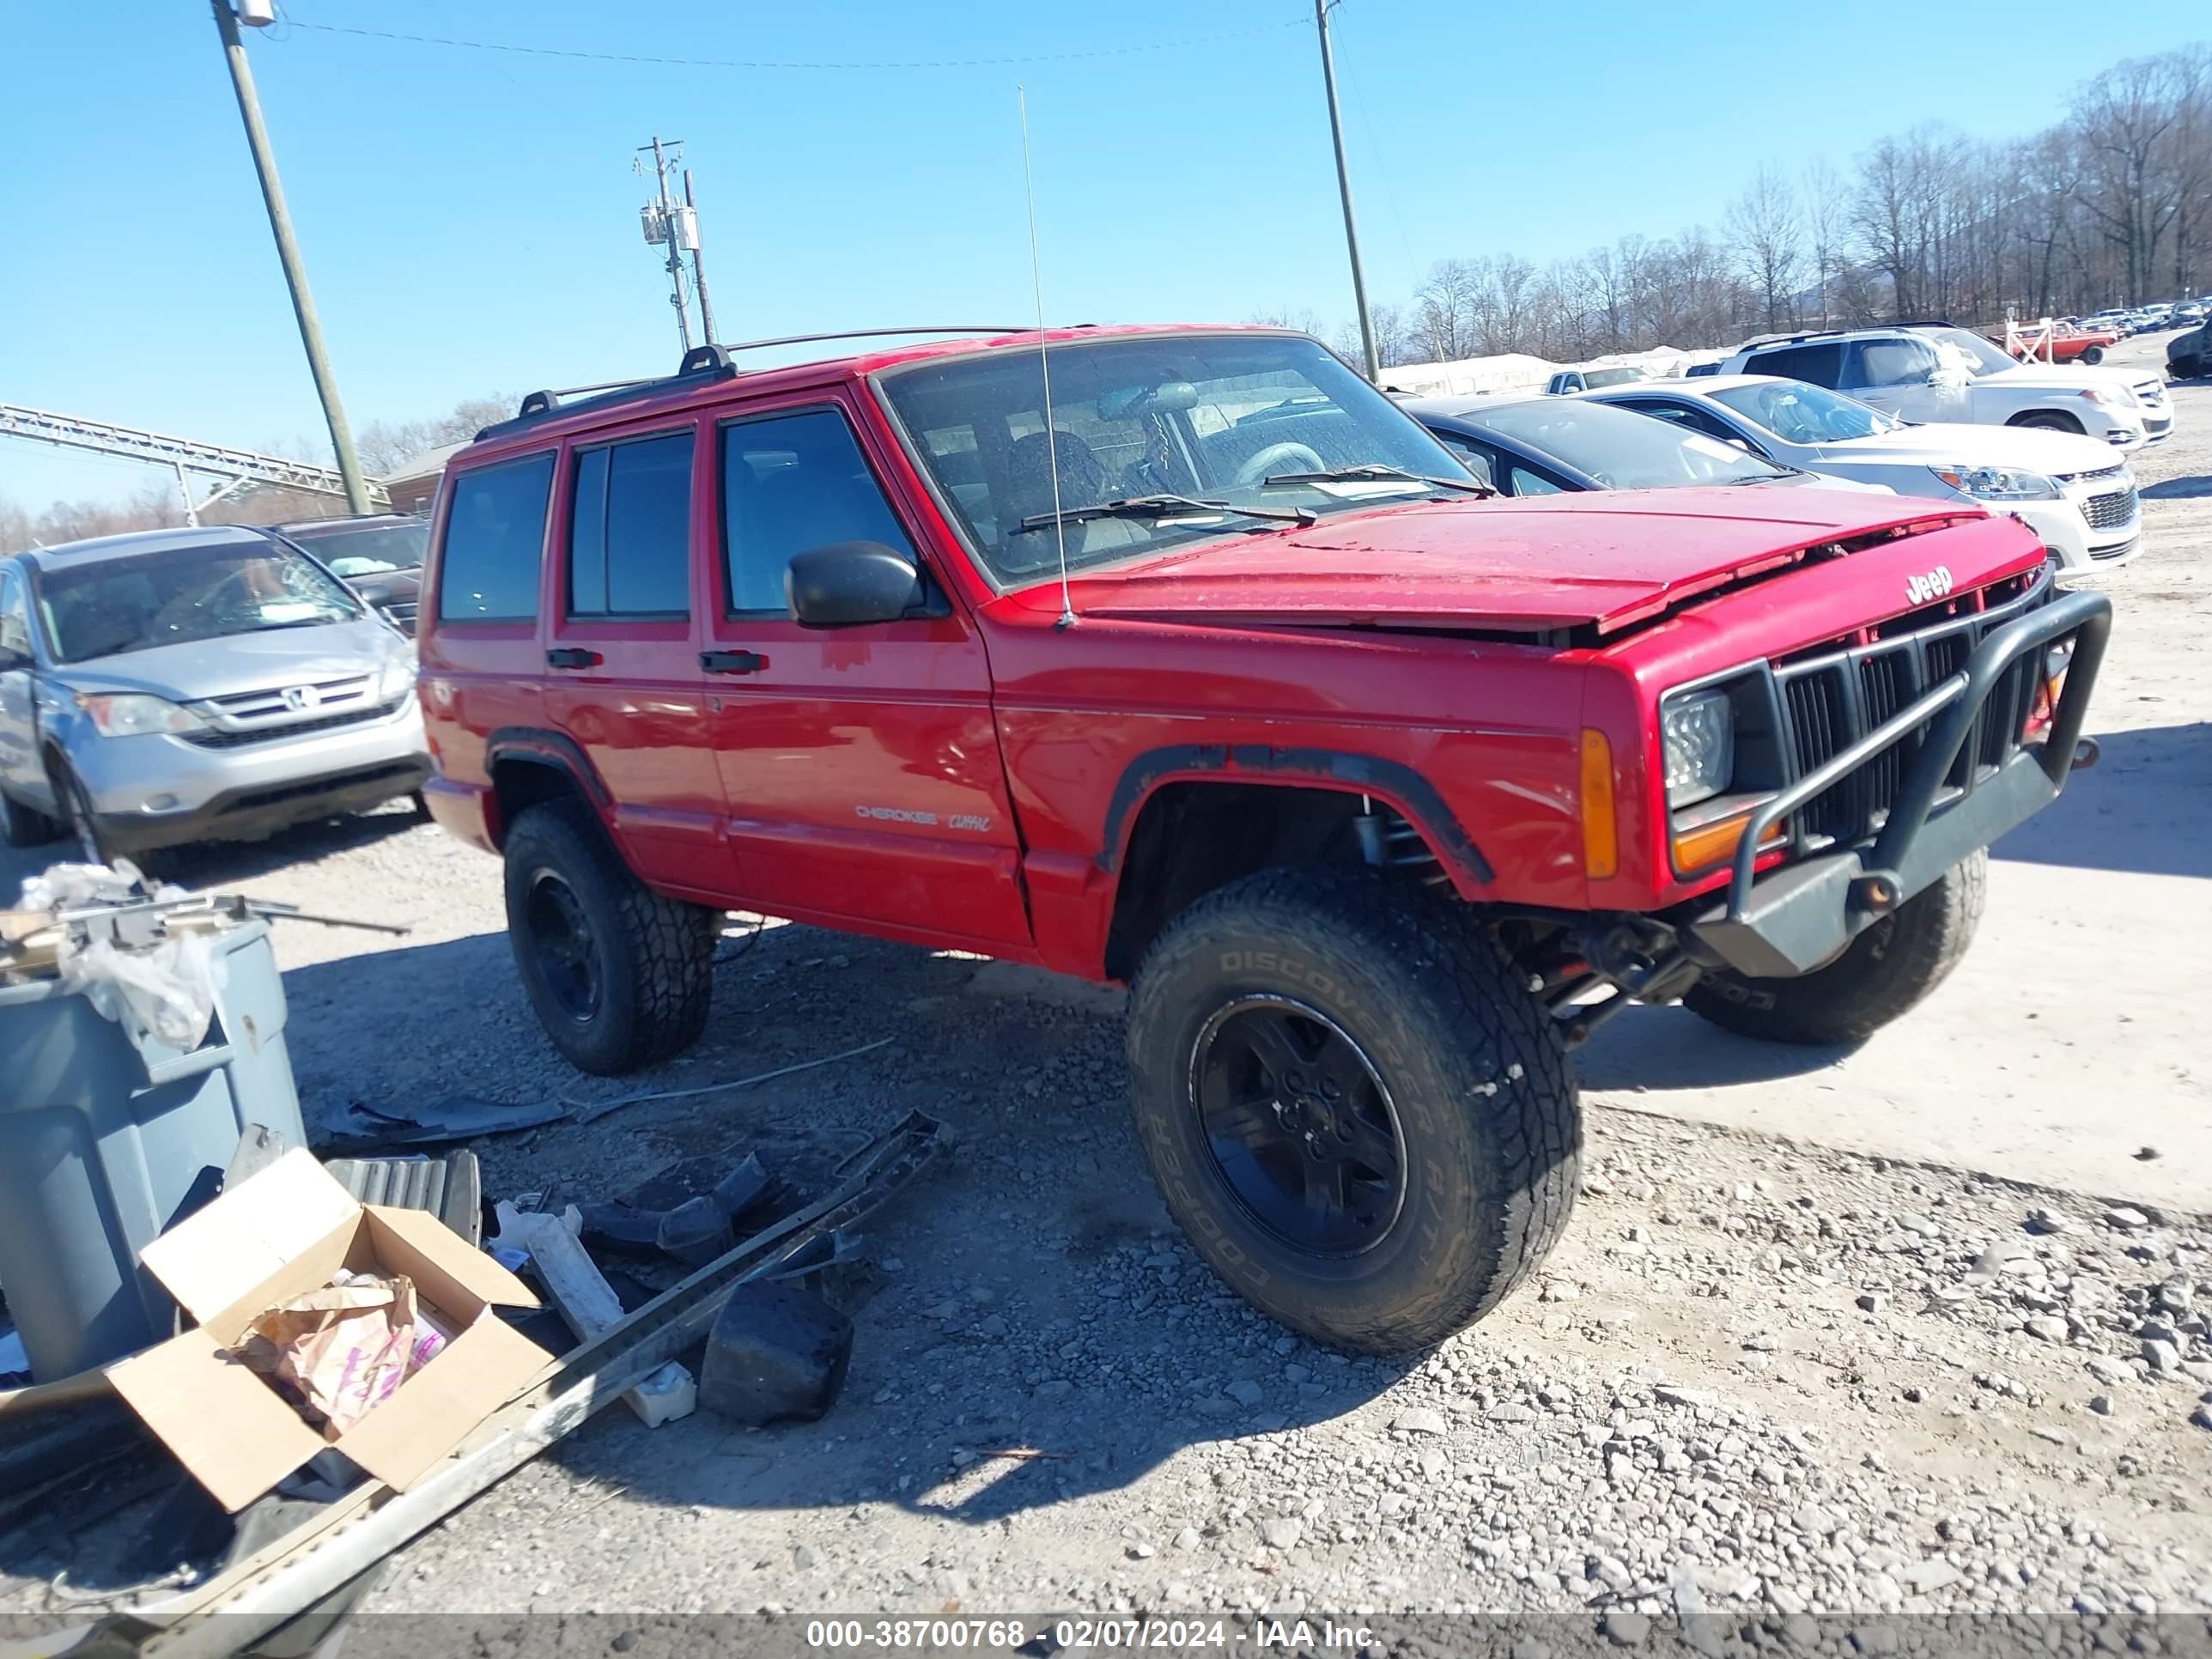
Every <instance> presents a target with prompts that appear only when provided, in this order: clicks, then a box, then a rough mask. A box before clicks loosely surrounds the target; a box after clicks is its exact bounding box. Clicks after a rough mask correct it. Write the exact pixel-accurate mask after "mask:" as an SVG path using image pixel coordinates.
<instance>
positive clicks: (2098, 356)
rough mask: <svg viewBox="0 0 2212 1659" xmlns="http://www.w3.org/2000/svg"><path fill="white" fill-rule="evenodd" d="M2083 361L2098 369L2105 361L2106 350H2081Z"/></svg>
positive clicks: (2084, 348) (2093, 347) (2096, 347)
mask: <svg viewBox="0 0 2212 1659" xmlns="http://www.w3.org/2000/svg"><path fill="white" fill-rule="evenodd" d="M2081 361H2082V362H2085V363H2087V364H2088V366H2089V367H2090V368H2096V366H2097V365H2098V364H2099V363H2101V362H2104V361H2105V348H2104V347H2102V346H2085V347H2083V348H2082V350H2081Z"/></svg>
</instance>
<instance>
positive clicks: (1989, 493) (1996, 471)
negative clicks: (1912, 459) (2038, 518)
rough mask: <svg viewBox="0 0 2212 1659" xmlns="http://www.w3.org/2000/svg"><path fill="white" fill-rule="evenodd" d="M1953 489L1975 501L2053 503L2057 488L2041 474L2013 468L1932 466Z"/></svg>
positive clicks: (1938, 475)
mask: <svg viewBox="0 0 2212 1659" xmlns="http://www.w3.org/2000/svg"><path fill="white" fill-rule="evenodd" d="M1928 470H1929V471H1930V472H1933V473H1934V474H1935V475H1936V477H1938V478H1941V479H1942V481H1943V482H1944V483H1947V484H1948V485H1950V486H1951V488H1952V489H1956V490H1960V491H1961V492H1963V493H1964V494H1966V495H1972V497H1973V498H1974V499H1975V500H1976V501H2057V499H2058V486H2057V484H2055V483H2051V480H2050V479H2049V478H2047V477H2044V475H2043V474H2042V473H2040V472H2023V471H2021V470H2020V469H2019V468H2018V467H2013V466H1931V467H1929V469H1928Z"/></svg>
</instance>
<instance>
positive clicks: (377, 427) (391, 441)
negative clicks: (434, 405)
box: [354, 312, 1312, 478]
mask: <svg viewBox="0 0 2212 1659" xmlns="http://www.w3.org/2000/svg"><path fill="white" fill-rule="evenodd" d="M1311 314H1312V313H1310V312H1309V313H1307V315H1309V316H1310V315H1311ZM513 413H514V399H513V398H506V397H501V396H497V395H494V396H492V397H489V398H463V399H461V401H460V402H459V403H457V404H454V405H453V411H452V412H451V413H450V414H446V415H434V416H431V417H430V418H428V420H420V421H399V422H387V421H371V422H369V423H368V425H367V426H365V427H363V428H362V429H361V430H360V431H359V432H358V433H356V435H355V436H354V450H355V453H357V454H358V455H359V456H360V457H361V464H362V466H364V467H366V468H367V469H368V472H369V475H370V476H371V477H378V478H383V477H390V476H391V475H392V473H394V472H396V471H398V470H399V469H400V468H401V467H403V466H404V465H406V464H407V463H408V462H410V461H411V460H413V459H415V458H416V456H418V455H421V454H422V453H424V452H425V451H427V450H432V449H436V448H438V447H440V446H441V445H444V444H452V443H459V442H461V441H463V440H465V439H468V438H473V437H474V436H476V435H477V433H478V432H480V431H482V430H483V428H485V427H488V426H489V425H491V424H492V423H493V422H495V421H503V420H505V419H506V418H507V416H510V415H512V414H513Z"/></svg>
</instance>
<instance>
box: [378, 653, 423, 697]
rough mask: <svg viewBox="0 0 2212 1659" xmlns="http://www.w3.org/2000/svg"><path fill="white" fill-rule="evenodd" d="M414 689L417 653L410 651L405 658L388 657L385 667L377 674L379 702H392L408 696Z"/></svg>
mask: <svg viewBox="0 0 2212 1659" xmlns="http://www.w3.org/2000/svg"><path fill="white" fill-rule="evenodd" d="M414 689H415V653H413V652H412V651H410V652H408V653H405V654H404V655H403V656H397V657H386V659H384V666H383V667H382V668H381V669H380V670H379V671H377V676H376V700H377V702H392V700H393V699H395V698H398V697H404V696H407V695H408V693H410V692H411V691H412V690H414Z"/></svg>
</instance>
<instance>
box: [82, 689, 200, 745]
mask: <svg viewBox="0 0 2212 1659" xmlns="http://www.w3.org/2000/svg"><path fill="white" fill-rule="evenodd" d="M76 706H77V707H78V708H82V709H83V710H84V712H85V713H86V714H88V715H90V716H91V717H92V729H93V730H94V731H95V732H99V733H100V736H101V737H103V738H137V737H143V736H144V735H145V734H147V733H148V732H197V731H198V730H200V729H201V728H202V727H203V726H205V725H206V724H207V722H206V721H205V720H202V719H201V718H200V717H199V716H198V715H197V714H193V713H192V712H191V709H189V708H179V707H177V705H176V704H175V703H173V702H167V701H165V700H164V699H162V698H160V697H149V696H145V695H144V694H143V693H141V692H135V691H125V692H117V693H114V694H112V695H110V694H108V693H106V692H99V691H80V692H78V693H77V694H76Z"/></svg>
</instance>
